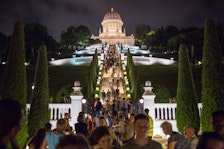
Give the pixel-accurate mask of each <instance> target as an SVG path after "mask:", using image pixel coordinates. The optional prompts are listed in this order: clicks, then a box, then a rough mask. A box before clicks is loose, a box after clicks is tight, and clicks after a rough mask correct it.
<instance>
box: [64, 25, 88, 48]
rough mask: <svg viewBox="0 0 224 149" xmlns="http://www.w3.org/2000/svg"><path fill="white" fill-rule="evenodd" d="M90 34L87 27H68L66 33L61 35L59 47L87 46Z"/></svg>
mask: <svg viewBox="0 0 224 149" xmlns="http://www.w3.org/2000/svg"><path fill="white" fill-rule="evenodd" d="M91 35H92V34H91V32H90V30H89V28H88V27H86V26H83V25H80V26H78V27H75V26H70V27H68V28H67V31H63V32H62V33H61V45H64V46H66V48H69V46H72V47H73V46H76V49H77V46H78V45H87V44H88V43H89V42H90V37H91Z"/></svg>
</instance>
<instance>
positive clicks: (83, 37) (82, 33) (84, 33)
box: [76, 25, 92, 46]
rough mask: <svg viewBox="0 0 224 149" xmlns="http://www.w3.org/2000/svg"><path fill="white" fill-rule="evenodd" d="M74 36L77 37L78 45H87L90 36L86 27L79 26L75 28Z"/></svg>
mask: <svg viewBox="0 0 224 149" xmlns="http://www.w3.org/2000/svg"><path fill="white" fill-rule="evenodd" d="M76 34H77V37H78V41H77V43H78V44H80V45H85V46H86V45H88V43H89V40H90V37H91V35H92V33H91V31H90V30H89V28H88V27H86V26H84V25H80V26H78V27H77V28H76Z"/></svg>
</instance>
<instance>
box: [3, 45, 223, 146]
mask: <svg viewBox="0 0 224 149" xmlns="http://www.w3.org/2000/svg"><path fill="white" fill-rule="evenodd" d="M119 65H120V59H119V57H118V54H117V52H116V50H115V48H114V47H109V49H108V51H107V55H106V57H105V63H104V71H105V73H106V74H108V73H109V80H108V82H109V84H108V85H109V89H108V90H107V91H104V90H102V92H101V99H100V98H96V99H95V100H94V102H93V103H92V112H91V113H88V114H86V113H83V112H80V113H79V115H78V117H77V123H75V124H70V123H69V122H70V118H71V116H70V114H69V113H65V114H64V118H62V119H58V120H57V123H56V128H54V129H52V128H51V127H52V125H51V124H50V123H49V122H47V123H46V124H45V125H44V126H43V128H40V129H39V130H38V131H37V132H36V134H35V135H34V136H30V137H29V138H28V139H27V140H28V141H27V143H26V147H27V149H28V148H29V149H46V148H48V149H120V148H121V149H162V148H163V146H162V145H161V144H160V143H159V142H157V141H155V140H154V139H153V135H154V132H153V127H154V124H153V123H154V122H153V118H152V117H151V116H150V111H149V109H147V108H146V109H144V111H142V112H138V114H134V113H133V112H134V111H133V104H132V103H131V102H130V100H127V99H126V98H124V97H122V95H121V94H120V91H119V86H120V83H121V82H120V81H121V79H122V78H121V77H120V69H119ZM115 73H116V74H117V75H116V76H114V75H115ZM62 97H63V98H62V100H61V102H62V103H68V102H69V101H67V99H66V98H65V96H64V94H63V95H62ZM0 113H1V117H0V149H6V148H8V147H10V148H13V149H20V148H21V147H20V146H19V145H18V140H17V133H18V131H19V129H20V127H21V124H22V120H23V113H22V106H21V105H20V104H19V102H17V101H15V100H13V99H7V98H3V99H1V100H0ZM208 123H209V122H208ZM212 125H213V129H214V131H212V132H204V133H203V134H202V135H201V136H197V134H195V130H194V128H193V127H192V126H186V127H185V128H184V134H180V133H179V132H175V131H173V129H172V124H171V123H170V122H168V121H164V122H162V123H161V129H162V131H163V132H164V134H165V135H167V136H169V137H168V139H167V146H166V147H165V148H167V149H224V111H223V110H217V111H215V112H213V114H212ZM24 137H25V136H24Z"/></svg>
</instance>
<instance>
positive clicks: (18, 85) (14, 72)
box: [1, 22, 27, 146]
mask: <svg viewBox="0 0 224 149" xmlns="http://www.w3.org/2000/svg"><path fill="white" fill-rule="evenodd" d="M26 82H27V80H26V67H25V34H24V27H23V24H22V23H21V22H16V24H15V27H14V31H13V35H12V38H11V41H10V46H9V53H8V59H7V64H6V68H5V71H4V75H3V79H2V88H1V96H2V97H8V98H12V99H15V100H17V101H19V102H20V103H21V104H22V106H23V111H24V114H25V112H26V97H27V92H26V89H27V83H26ZM25 123H26V122H25V121H24V123H23V125H22V128H21V130H20V131H19V133H18V140H19V144H20V145H21V146H23V145H24V144H25V142H26V137H24V136H26V134H27V128H26V125H25Z"/></svg>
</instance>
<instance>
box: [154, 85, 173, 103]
mask: <svg viewBox="0 0 224 149" xmlns="http://www.w3.org/2000/svg"><path fill="white" fill-rule="evenodd" d="M153 91H154V92H155V94H156V97H155V102H156V103H167V102H169V98H170V92H169V90H168V89H167V88H166V87H165V86H164V85H156V86H155V87H154V89H153Z"/></svg>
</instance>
